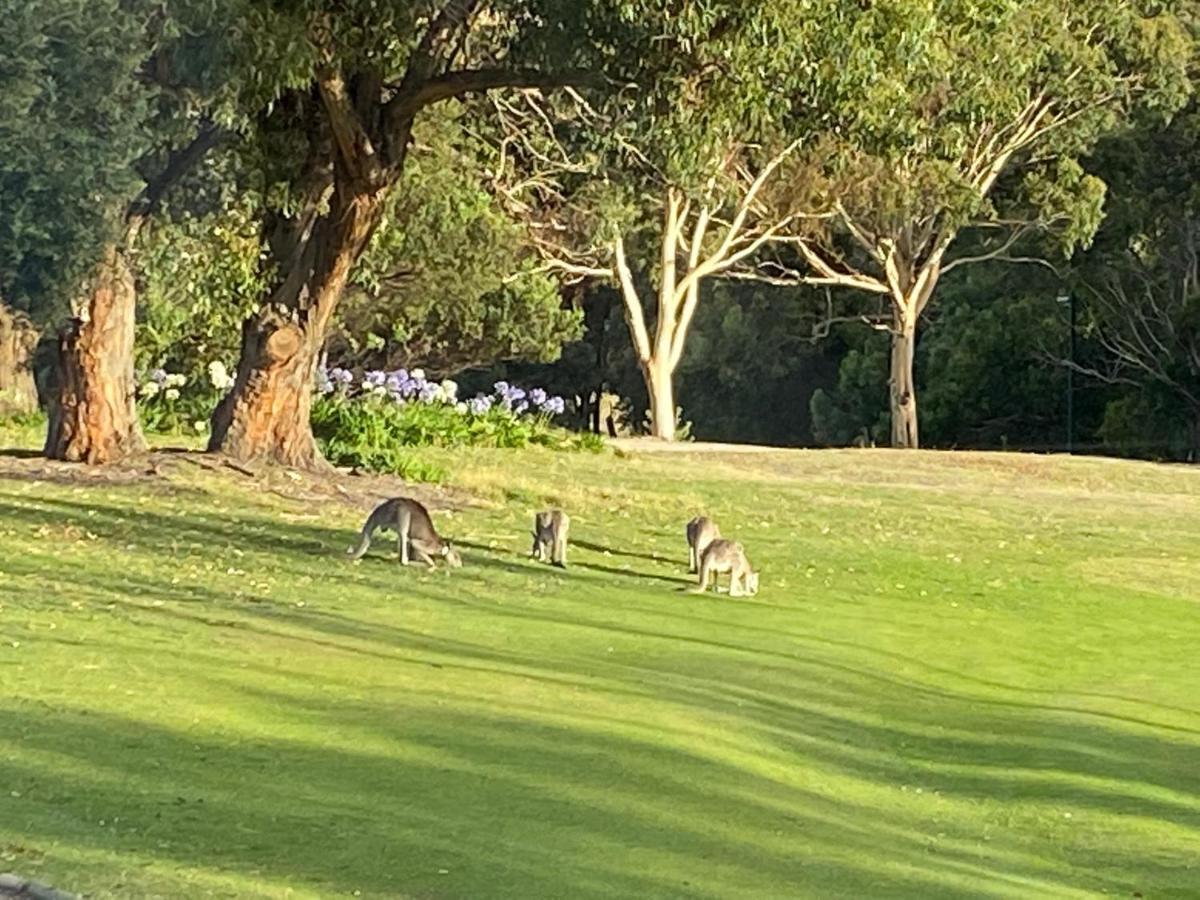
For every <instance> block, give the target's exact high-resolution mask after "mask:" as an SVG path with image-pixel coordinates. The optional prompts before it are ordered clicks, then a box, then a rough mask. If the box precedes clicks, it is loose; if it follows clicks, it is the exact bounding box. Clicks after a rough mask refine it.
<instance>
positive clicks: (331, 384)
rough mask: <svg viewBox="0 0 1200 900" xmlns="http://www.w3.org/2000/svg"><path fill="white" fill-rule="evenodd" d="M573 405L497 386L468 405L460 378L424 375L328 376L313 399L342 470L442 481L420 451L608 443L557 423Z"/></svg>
mask: <svg viewBox="0 0 1200 900" xmlns="http://www.w3.org/2000/svg"><path fill="white" fill-rule="evenodd" d="M565 410H566V404H565V402H564V401H563V399H562V398H561V397H554V396H551V395H549V394H547V393H546V391H544V390H542V389H540V388H532V389H530V390H526V389H524V388H520V387H517V386H515V385H510V384H507V383H506V382H503V381H501V382H497V383H496V384H495V386H494V389H493V392H492V393H491V394H477V395H476V396H474V397H472V398H470V399H469V400H462V399H460V398H459V396H458V385H457V384H455V383H454V382H453V381H442V382H435V381H431V380H428V379H426V378H425V375H424V373H423V372H422V371H421V370H419V369H416V370H413V371H412V372H408V371H406V370H404V369H398V370H396V371H394V372H382V371H373V372H366V373H364V374H363V375H362V377H361V378H356V377H355V376H354V374H353V373H351V372H349V371H347V370H346V369H336V368H335V369H330V370H329V371H328V372H325V371H322V372H320V373H319V374H318V378H317V396H316V397H315V398H314V400H313V412H312V424H313V432H314V434H315V435H316V437H317V440H318V442H319V443H320V445H321V451H322V452H323V453H324V454H325V457H326V458H327V459H328V460H329V461H330V462H332V463H334V464H336V465H344V466H355V467H358V468H361V469H368V470H370V471H374V472H388V473H392V474H396V475H401V476H403V477H405V478H408V479H412V480H421V481H431V480H432V481H436V480H439V479H440V476H441V472H440V471H439V470H437V469H436V468H435V467H431V466H429V465H427V464H424V463H421V462H420V461H419V460H418V459H416V458H415V457H414V456H413V455H412V453H411V448H413V447H527V446H530V445H538V446H543V447H551V448H553V449H557V450H580V449H592V450H594V449H599V447H600V446H602V440H601V439H600V438H599V437H598V436H596V435H591V434H574V433H572V432H569V431H567V430H565V429H563V428H561V427H558V426H557V425H555V424H554V422H555V419H556V418H557V417H559V416H562V415H563V414H564V412H565Z"/></svg>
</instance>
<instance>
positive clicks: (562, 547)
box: [529, 509, 571, 569]
mask: <svg viewBox="0 0 1200 900" xmlns="http://www.w3.org/2000/svg"><path fill="white" fill-rule="evenodd" d="M570 530H571V517H570V516H568V515H567V514H566V513H565V512H563V511H562V510H561V509H551V510H548V511H546V512H540V513H538V514H537V515H535V516H534V517H533V549H532V550H530V551H529V555H530V556H536V557H537V558H538V559H539V560H541V561H542V562H552V563H553V564H554V565H556V566H558V567H560V568H563V569H565V568H566V567H567V534H568V532H569V531H570Z"/></svg>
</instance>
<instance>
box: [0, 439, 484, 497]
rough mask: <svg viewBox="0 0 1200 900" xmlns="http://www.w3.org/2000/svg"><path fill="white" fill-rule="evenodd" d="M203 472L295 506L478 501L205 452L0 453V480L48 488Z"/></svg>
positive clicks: (380, 479) (167, 479) (456, 493)
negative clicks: (99, 458)
mask: <svg viewBox="0 0 1200 900" xmlns="http://www.w3.org/2000/svg"><path fill="white" fill-rule="evenodd" d="M189 470H190V471H191V473H192V474H195V472H196V470H203V471H204V472H207V473H210V474H211V475H213V476H215V477H217V478H220V479H223V480H226V479H227V480H229V481H230V482H231V484H237V485H238V487H239V488H241V489H242V490H249V491H256V492H260V493H261V492H266V493H271V494H276V495H278V496H280V497H283V498H285V499H288V500H297V501H301V502H318V501H320V502H329V501H333V502H337V503H344V504H346V505H347V506H352V507H355V508H360V509H369V508H371V507H373V506H375V505H376V504H377V503H379V502H380V501H381V500H383V499H386V498H388V497H397V496H406V497H412V498H414V499H416V500H419V501H420V502H422V503H424V504H425V505H426V506H428V507H429V508H430V509H436V510H441V509H451V510H457V509H463V508H466V507H471V506H478V505H480V501H479V499H478V498H476V497H474V496H473V495H471V494H470V493H468V492H466V491H463V490H461V489H456V488H448V487H441V486H438V485H427V484H411V483H409V482H406V481H404V480H403V479H401V478H396V477H394V476H389V475H374V474H367V473H358V472H352V471H350V470H347V469H338V468H335V467H332V466H331V467H329V468H328V469H327V470H325V471H322V472H302V471H298V470H296V469H287V468H283V467H281V466H275V465H269V464H255V465H246V464H242V463H238V462H234V461H232V460H227V459H224V458H223V457H220V456H215V455H212V454H208V453H199V452H195V451H184V450H154V451H151V452H149V453H144V454H139V455H137V456H135V457H132V458H130V459H128V460H125V461H123V462H120V463H114V464H112V465H107V466H86V465H81V464H79V463H64V462H57V461H55V460H49V459H45V458H44V457H41V456H35V455H32V454H28V453H17V454H14V453H9V454H3V455H0V479H9V480H12V481H42V482H48V483H51V484H64V485H80V486H84V485H87V486H104V485H126V484H146V485H161V486H162V487H163V488H164V489H170V488H171V487H172V486H174V485H175V484H176V483H178V482H179V481H183V480H186V479H187V473H188V472H189Z"/></svg>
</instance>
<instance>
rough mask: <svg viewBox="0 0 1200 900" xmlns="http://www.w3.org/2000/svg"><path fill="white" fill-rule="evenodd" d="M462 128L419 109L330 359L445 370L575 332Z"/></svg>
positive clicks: (544, 352) (480, 150)
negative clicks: (400, 175)
mask: <svg viewBox="0 0 1200 900" xmlns="http://www.w3.org/2000/svg"><path fill="white" fill-rule="evenodd" d="M476 124H478V123H476ZM471 126H472V122H471V114H470V111H469V110H464V109H463V108H462V107H458V106H457V105H455V104H449V105H444V106H441V107H438V108H435V109H433V110H430V111H429V112H428V113H427V114H426V115H425V116H424V117H423V119H422V121H421V123H420V125H419V127H418V129H417V135H416V147H414V149H413V151H412V152H411V155H410V158H409V161H408V163H407V165H406V168H405V177H404V179H403V180H402V181H401V183H400V184H399V185H397V187H396V188H395V189H394V190H393V191H392V193H391V194H390V196H389V198H388V206H387V213H386V216H385V218H384V221H383V223H382V225H381V226H380V228H379V229H378V230H377V231H376V233H375V236H374V239H373V240H372V242H371V245H370V246H369V247H368V249H367V251H366V253H365V254H364V255H363V257H362V259H361V260H360V261H359V264H358V265H357V266H356V267H355V270H354V274H353V286H354V287H353V288H352V289H351V290H350V291H349V292H348V294H347V296H346V297H345V299H344V301H343V303H342V304H341V306H340V307H339V319H340V323H341V325H340V332H339V335H338V337H337V338H335V343H334V345H333V351H332V353H331V359H332V360H333V361H335V362H337V363H339V364H341V365H346V366H351V365H353V366H365V367H373V368H384V369H390V368H397V367H401V366H403V367H415V366H420V367H423V368H426V369H429V370H431V371H432V372H435V373H437V374H438V375H439V376H441V375H450V374H453V373H455V372H458V371H461V370H463V369H467V368H472V367H476V366H481V365H487V364H491V363H494V362H496V361H498V360H503V359H513V358H520V359H527V360H536V361H542V362H549V361H552V360H554V359H557V358H558V355H559V353H560V352H561V348H562V345H563V344H564V343H565V342H568V341H571V340H575V339H576V338H578V336H579V334H580V333H581V330H582V322H581V320H582V315H581V313H580V312H579V311H577V310H573V309H570V308H567V307H565V306H564V304H563V301H562V298H561V296H560V294H559V287H558V283H557V282H556V281H555V280H554V279H552V278H550V277H548V276H547V275H545V274H543V273H538V272H535V271H532V264H531V263H530V262H529V261H528V252H527V247H526V237H527V234H526V230H525V227H524V224H523V223H521V222H519V221H518V220H517V219H516V218H515V217H513V216H512V215H510V214H509V213H508V212H507V211H506V210H505V209H504V208H503V207H502V206H501V205H500V204H499V203H497V202H496V200H495V198H494V197H493V196H492V194H491V193H490V191H489V190H488V184H487V182H486V179H487V177H488V174H487V171H486V168H485V166H486V164H487V161H488V151H486V150H485V148H484V147H483V145H482V143H481V142H480V140H479V139H478V138H476V137H474V136H472V134H471Z"/></svg>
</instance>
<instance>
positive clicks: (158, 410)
mask: <svg viewBox="0 0 1200 900" xmlns="http://www.w3.org/2000/svg"><path fill="white" fill-rule="evenodd" d="M207 368H208V371H207V373H206V374H205V375H203V376H195V375H188V374H185V373H183V372H168V371H167V370H166V369H164V368H158V369H154V370H152V371H150V372H147V373H145V374H142V373H139V374H138V376H137V385H138V414H139V415H140V416H141V419H142V426H143V427H144V428H145V429H146V430H147V431H157V432H163V433H175V434H178V433H181V432H189V431H190V432H193V433H196V434H204V433H205V432H207V431H208V418H209V416H210V415H212V411H213V409H214V408H215V407H216V405H217V402H218V401H219V400H220V399H221V397H222V396H223V395H224V394H225V392H226V391H227V390H229V388H230V387H231V386H232V385H233V376H232V375H230V374H229V371H228V369H227V368H226V367H225V364H224V363H222V362H220V361H213V362H211V363H209V364H208V367H207Z"/></svg>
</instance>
